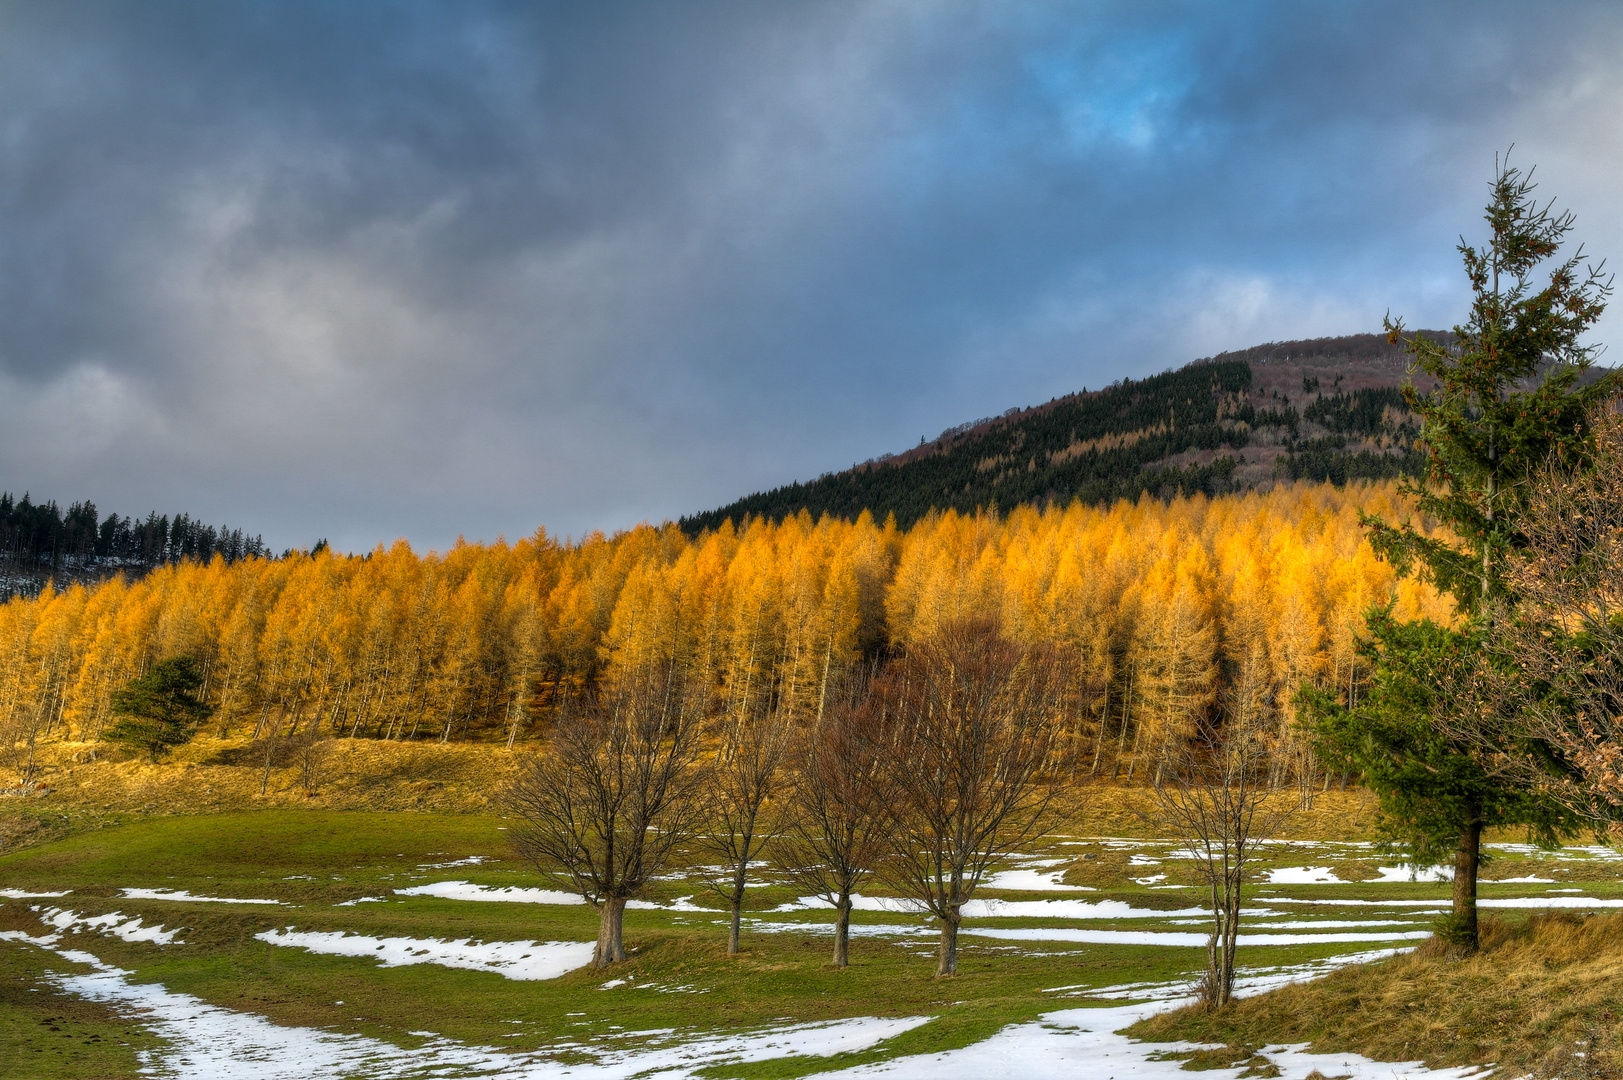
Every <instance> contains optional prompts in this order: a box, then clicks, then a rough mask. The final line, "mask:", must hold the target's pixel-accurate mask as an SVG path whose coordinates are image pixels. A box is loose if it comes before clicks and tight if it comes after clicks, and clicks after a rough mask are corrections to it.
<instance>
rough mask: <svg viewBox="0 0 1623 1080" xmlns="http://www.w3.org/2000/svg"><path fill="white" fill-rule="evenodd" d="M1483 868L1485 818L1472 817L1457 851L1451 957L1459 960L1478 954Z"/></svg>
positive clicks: (1449, 953)
mask: <svg viewBox="0 0 1623 1080" xmlns="http://www.w3.org/2000/svg"><path fill="white" fill-rule="evenodd" d="M1481 865H1482V818H1481V815H1480V814H1472V815H1471V820H1470V821H1469V822H1467V823H1466V825H1465V827H1464V828H1462V829H1461V830H1460V846H1459V848H1458V849H1457V850H1456V851H1455V852H1454V908H1453V910H1452V911H1451V912H1450V913H1449V927H1448V935H1447V937H1448V956H1449V958H1450V959H1456V960H1457V959H1459V958H1461V957H1466V956H1470V955H1472V954H1474V953H1475V952H1476V951H1477V944H1478V941H1477V924H1476V879H1477V871H1478V869H1480V867H1481Z"/></svg>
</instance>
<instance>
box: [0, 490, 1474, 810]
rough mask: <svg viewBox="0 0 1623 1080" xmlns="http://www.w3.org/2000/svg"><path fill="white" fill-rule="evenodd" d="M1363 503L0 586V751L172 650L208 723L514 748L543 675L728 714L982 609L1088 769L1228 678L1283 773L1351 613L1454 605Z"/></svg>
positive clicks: (805, 702) (502, 551)
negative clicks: (1384, 543)
mask: <svg viewBox="0 0 1623 1080" xmlns="http://www.w3.org/2000/svg"><path fill="white" fill-rule="evenodd" d="M1360 513H1374V514H1380V515H1382V516H1384V517H1387V518H1389V519H1394V520H1395V519H1402V518H1403V517H1405V516H1407V515H1406V513H1405V505H1404V503H1403V500H1402V498H1401V497H1400V496H1399V495H1398V493H1397V491H1396V489H1395V487H1394V486H1393V485H1392V484H1390V483H1386V482H1377V483H1361V484H1354V485H1348V486H1345V487H1334V486H1331V485H1325V484H1298V485H1286V486H1281V487H1278V488H1276V489H1275V490H1273V491H1271V492H1269V493H1267V494H1258V493H1254V492H1253V493H1247V494H1244V495H1231V496H1223V497H1219V498H1207V497H1206V496H1204V495H1199V494H1197V495H1193V496H1188V497H1178V498H1174V499H1171V500H1165V501H1163V500H1159V499H1154V498H1149V497H1143V498H1140V499H1138V500H1136V501H1125V500H1124V501H1119V502H1117V503H1115V504H1113V505H1111V506H1110V507H1108V508H1098V507H1090V506H1087V505H1084V504H1082V503H1080V502H1073V503H1072V504H1071V505H1069V506H1068V507H1064V508H1060V507H1057V506H1050V507H1048V508H1047V509H1044V510H1038V509H1036V508H1033V507H1021V508H1018V509H1015V510H1013V511H1011V512H1010V513H1008V514H1001V515H1000V514H996V513H992V512H984V511H983V512H978V513H974V514H961V513H958V512H956V511H953V510H948V511H945V512H941V513H931V514H928V515H926V516H924V517H923V518H922V519H920V520H919V521H918V522H916V523H915V524H914V525H912V526H911V527H910V528H907V529H902V528H900V527H898V525H897V524H896V522H895V520H894V519H888V520H886V521H885V522H884V523H883V524H881V523H878V522H876V521H875V520H874V518H873V517H872V515H869V514H866V513H864V514H861V515H859V516H858V517H857V518H856V519H855V520H845V519H839V518H834V517H832V516H824V517H822V518H820V519H818V520H816V521H813V520H812V518H811V516H810V515H809V514H807V513H804V512H802V513H800V514H798V515H795V516H792V517H788V518H785V519H783V520H781V521H778V522H772V521H768V520H764V519H760V518H756V519H751V520H750V521H748V522H747V523H746V524H745V525H744V526H743V527H742V528H740V529H735V528H733V526H732V525H731V523H730V522H729V523H724V524H723V525H722V526H721V527H720V528H718V529H715V530H711V531H707V532H704V533H702V534H700V535H699V536H696V537H694V536H689V535H688V534H687V533H685V532H684V531H683V530H682V529H680V528H678V527H676V526H674V525H666V526H664V527H659V528H656V527H648V526H644V527H640V528H637V529H633V530H631V531H628V532H624V533H620V534H617V535H615V536H612V537H611V536H603V535H600V534H597V535H592V536H589V537H587V538H585V539H584V540H581V541H579V542H575V543H567V544H565V543H559V542H557V541H555V540H554V539H552V538H551V537H549V536H547V535H546V533H545V532H544V531H538V532H537V533H536V534H535V535H534V536H533V537H530V538H528V539H525V540H523V541H520V542H518V543H516V544H512V545H507V544H501V543H498V544H495V545H470V544H459V545H457V546H456V547H454V548H452V549H451V550H449V551H446V552H443V553H433V552H430V553H428V554H426V555H420V554H418V553H416V552H414V551H413V550H412V549H411V548H410V546H409V545H407V544H406V543H405V542H404V541H399V542H396V543H395V545H394V546H393V547H391V548H387V549H385V548H383V547H381V546H380V547H379V548H378V549H376V550H374V551H373V552H371V553H369V554H367V555H362V556H347V555H341V554H337V553H334V552H332V551H330V550H317V551H315V552H314V553H304V552H295V553H291V554H289V555H287V556H285V557H283V558H279V559H272V558H265V557H262V556H252V557H248V558H242V559H238V560H236V561H229V560H227V559H226V558H225V557H223V556H222V555H220V554H218V553H216V554H215V555H214V556H213V557H212V558H209V559H206V560H205V559H202V558H197V557H183V558H181V559H179V560H178V561H175V562H172V563H169V564H166V565H163V566H160V567H158V568H156V569H154V570H153V571H151V572H150V573H147V574H145V575H144V576H141V577H139V578H136V579H133V580H132V579H129V578H126V577H124V576H117V577H114V578H112V579H110V580H106V581H103V582H100V583H97V584H93V585H82V584H74V585H71V586H69V587H67V588H64V589H57V588H55V587H48V588H46V589H45V590H43V591H42V592H41V593H40V594H39V595H38V596H36V597H32V598H25V597H18V598H14V599H12V600H11V601H9V602H8V603H6V604H4V605H0V744H3V745H4V746H5V747H7V748H9V750H10V752H11V753H12V754H13V755H15V754H17V753H20V752H21V748H23V747H29V746H34V745H36V744H38V743H39V742H40V741H42V740H69V741H79V742H92V741H94V740H96V739H98V737H100V736H101V734H102V733H103V731H104V729H105V728H106V727H107V725H108V724H109V723H110V721H111V713H110V709H111V706H110V702H111V700H112V695H113V694H114V692H115V691H116V690H117V689H118V688H119V687H121V686H123V685H125V684H126V683H128V682H129V681H130V680H131V679H134V678H136V677H138V676H140V675H141V674H142V673H143V672H145V671H147V670H148V669H149V668H151V667H152V666H153V665H154V664H156V663H158V662H160V661H163V660H165V659H166V658H171V657H178V656H185V657H190V658H192V659H193V660H194V661H195V662H196V663H197V665H198V669H199V671H200V672H201V674H202V685H201V695H202V697H203V699H204V700H206V701H207V702H208V703H210V704H211V705H212V706H214V710H215V711H214V714H213V717H212V719H211V720H210V721H209V725H210V729H211V730H214V731H216V732H217V733H218V734H220V735H225V736H239V737H240V736H252V737H266V736H287V735H300V734H304V735H317V734H319V735H330V736H343V737H357V738H372V739H397V740H410V739H416V740H438V741H441V742H446V741H453V740H455V741H461V740H476V741H495V742H501V741H505V742H506V743H507V745H509V746H514V745H516V744H517V743H518V742H519V741H520V740H527V739H533V738H535V737H536V736H537V735H538V734H540V729H541V727H542V726H543V725H541V724H539V723H538V721H541V720H544V719H545V718H546V717H548V716H549V715H551V710H552V708H553V705H554V702H555V701H556V698H557V696H558V694H559V692H560V691H561V690H572V689H579V688H583V687H591V686H595V685H597V684H599V683H601V682H602V681H603V680H604V679H605V678H606V677H609V676H612V674H613V673H614V672H616V671H620V670H631V669H646V668H647V667H648V665H649V663H650V662H651V661H652V662H669V661H673V660H674V661H677V662H679V663H680V664H681V665H682V666H683V667H684V668H685V669H688V670H691V671H693V672H695V673H696V674H697V678H698V679H699V680H700V681H701V682H702V683H704V684H705V685H706V686H708V687H709V688H710V691H711V692H713V693H714V694H715V695H717V699H718V700H719V701H720V702H722V703H723V705H724V706H725V708H726V709H727V710H730V711H740V712H753V713H760V712H763V711H774V712H777V713H779V714H783V715H788V716H791V717H794V716H800V717H806V718H812V717H815V716H817V715H818V714H819V713H820V711H821V710H822V709H823V707H824V705H825V703H826V702H827V701H828V700H829V697H830V695H831V694H833V693H837V692H838V689H839V687H840V686H841V685H842V684H843V682H844V681H845V680H847V679H850V678H852V677H855V676H858V675H860V673H861V672H862V670H863V669H864V666H865V665H871V664H872V663H873V662H874V661H876V660H877V659H879V658H882V657H886V656H889V655H892V654H895V653H898V652H901V651H903V650H905V649H906V648H908V647H909V646H912V645H914V644H915V643H919V642H923V641H926V640H928V639H930V638H932V637H933V636H934V635H935V634H936V633H937V631H938V630H940V629H941V628H942V627H945V626H947V625H949V624H953V623H958V622H962V621H964V620H967V619H983V620H984V619H990V620H994V621H996V622H997V623H998V624H999V625H1000V626H1001V627H1002V628H1003V632H1004V633H1005V634H1007V635H1008V636H1009V637H1010V638H1012V639H1013V640H1015V641H1017V642H1021V643H1023V644H1027V645H1043V646H1045V647H1049V646H1051V647H1052V648H1053V649H1055V650H1058V655H1060V656H1061V657H1062V658H1063V663H1064V665H1065V666H1066V669H1067V671H1068V672H1069V677H1068V678H1067V680H1066V686H1067V691H1066V695H1067V696H1066V698H1065V700H1064V701H1063V702H1062V703H1061V707H1063V708H1064V709H1065V710H1067V712H1066V715H1067V716H1069V717H1070V718H1071V719H1070V721H1069V723H1070V724H1071V727H1072V730H1073V733H1074V736H1075V738H1077V739H1079V740H1082V741H1084V742H1085V744H1086V750H1085V753H1084V755H1083V757H1084V759H1085V767H1086V769H1087V770H1088V771H1089V773H1090V774H1099V775H1105V776H1123V777H1131V776H1133V775H1134V774H1135V773H1138V774H1139V775H1142V773H1143V771H1144V770H1145V769H1146V768H1147V767H1149V765H1148V763H1150V762H1152V761H1154V760H1156V759H1157V758H1158V757H1159V756H1160V755H1162V754H1164V753H1166V752H1167V751H1168V750H1169V749H1170V748H1172V747H1174V746H1175V745H1176V744H1177V743H1178V741H1179V740H1180V739H1182V738H1184V737H1185V736H1187V735H1188V733H1190V732H1191V731H1193V730H1194V729H1195V727H1196V725H1198V724H1199V723H1200V721H1201V720H1202V719H1203V718H1206V717H1208V716H1210V715H1213V714H1215V711H1216V710H1217V709H1218V708H1219V702H1220V700H1221V699H1222V698H1223V696H1224V695H1225V694H1231V693H1233V692H1234V689H1235V687H1236V686H1238V685H1240V684H1242V683H1243V684H1244V686H1245V687H1247V690H1246V693H1247V694H1248V695H1249V697H1250V698H1251V700H1252V701H1254V702H1255V703H1256V707H1257V708H1258V709H1260V710H1262V712H1263V713H1264V714H1265V715H1266V716H1267V718H1268V720H1267V727H1268V730H1270V731H1271V732H1272V733H1273V738H1274V739H1275V741H1276V742H1277V743H1278V744H1279V749H1281V750H1282V751H1284V752H1283V753H1281V754H1280V755H1279V760H1280V761H1281V762H1284V763H1286V765H1285V766H1283V767H1287V768H1288V769H1291V770H1296V771H1297V772H1299V773H1300V774H1301V775H1302V777H1303V778H1305V777H1306V775H1307V774H1309V773H1312V772H1313V770H1314V768H1315V766H1314V765H1313V764H1312V761H1311V756H1310V755H1309V754H1308V753H1307V752H1306V751H1305V749H1303V748H1302V747H1300V746H1298V745H1297V739H1298V735H1297V734H1296V732H1295V729H1294V726H1293V724H1292V719H1293V717H1294V710H1295V705H1294V700H1295V695H1296V694H1297V691H1298V689H1299V688H1300V686H1301V685H1302V684H1303V682H1304V681H1305V682H1311V683H1313V684H1314V685H1317V686H1320V687H1323V688H1329V689H1332V690H1335V691H1337V692H1339V693H1340V694H1341V695H1348V694H1356V693H1357V692H1358V687H1359V685H1360V680H1361V679H1362V678H1363V677H1364V675H1365V674H1367V673H1365V672H1362V671H1361V670H1360V667H1359V661H1358V659H1357V656H1356V650H1355V643H1354V635H1355V631H1356V629H1357V627H1359V626H1361V625H1362V622H1361V620H1362V616H1363V613H1364V612H1365V611H1366V610H1367V609H1369V608H1370V607H1371V606H1372V605H1379V604H1384V603H1386V602H1388V601H1389V600H1392V601H1395V603H1396V613H1397V615H1398V617H1400V618H1416V617H1425V616H1430V617H1432V618H1435V619H1437V620H1439V621H1442V622H1446V621H1448V619H1449V618H1450V612H1451V609H1450V608H1449V607H1448V606H1447V605H1446V604H1445V603H1443V602H1442V601H1440V600H1439V598H1438V597H1437V596H1436V595H1435V594H1434V593H1433V592H1432V591H1431V590H1430V589H1429V588H1428V587H1426V586H1424V585H1421V584H1419V583H1417V582H1415V581H1413V580H1399V579H1397V578H1396V577H1395V576H1394V573H1393V571H1392V568H1391V567H1390V565H1389V564H1387V563H1384V562H1382V561H1380V560H1379V559H1377V558H1376V556H1375V554H1374V552H1373V551H1372V549H1371V548H1370V546H1369V544H1368V542H1367V540H1366V539H1365V537H1364V533H1363V530H1362V529H1361V527H1360V525H1359V515H1360Z"/></svg>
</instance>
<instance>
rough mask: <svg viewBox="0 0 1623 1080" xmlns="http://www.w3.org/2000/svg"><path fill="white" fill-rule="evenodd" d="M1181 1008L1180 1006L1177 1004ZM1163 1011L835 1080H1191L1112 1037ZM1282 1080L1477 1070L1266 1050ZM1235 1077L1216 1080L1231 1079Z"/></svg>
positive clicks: (1059, 1024) (1022, 1031) (1126, 1011)
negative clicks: (875, 1079) (966, 1079)
mask: <svg viewBox="0 0 1623 1080" xmlns="http://www.w3.org/2000/svg"><path fill="white" fill-rule="evenodd" d="M1179 1004H1181V1002H1179ZM1165 1008H1167V1004H1166V1003H1164V1002H1151V1003H1148V1004H1138V1005H1123V1006H1118V1007H1116V1008H1107V1009H1066V1010H1063V1011H1060V1012H1051V1013H1045V1014H1044V1015H1043V1016H1041V1017H1040V1018H1038V1019H1037V1020H1034V1021H1031V1022H1029V1023H1025V1024H1013V1025H1010V1026H1009V1027H1006V1028H1004V1029H1003V1030H1002V1031H1000V1032H998V1033H997V1034H996V1035H993V1036H992V1037H991V1038H989V1039H985V1040H982V1041H981V1042H978V1043H975V1044H974V1045H972V1046H966V1047H963V1048H962V1049H959V1050H948V1051H946V1052H945V1053H940V1054H918V1055H915V1056H913V1057H904V1058H898V1059H893V1060H891V1061H885V1062H880V1063H878V1064H874V1065H862V1066H858V1067H857V1068H854V1069H846V1070H843V1071H841V1072H834V1073H820V1074H819V1077H820V1078H821V1080H831V1078H833V1077H867V1076H884V1077H886V1078H887V1080H939V1078H940V1077H943V1076H1018V1077H1020V1078H1021V1080H1074V1078H1075V1077H1078V1076H1098V1077H1108V1076H1115V1077H1123V1078H1127V1077H1131V1078H1133V1080H1188V1078H1189V1073H1188V1072H1187V1071H1185V1070H1184V1069H1183V1064H1184V1063H1183V1062H1181V1061H1156V1060H1153V1059H1152V1058H1151V1055H1152V1054H1158V1053H1165V1052H1167V1051H1169V1050H1188V1049H1194V1048H1195V1046H1196V1044H1193V1043H1176V1044H1173V1043H1140V1042H1134V1041H1133V1040H1131V1039H1128V1038H1127V1037H1126V1036H1124V1035H1117V1034H1116V1031H1118V1030H1119V1029H1121V1028H1124V1027H1126V1026H1128V1025H1129V1024H1132V1023H1134V1022H1136V1021H1138V1020H1141V1019H1143V1018H1144V1017H1146V1016H1149V1015H1150V1014H1152V1013H1156V1012H1159V1011H1161V1010H1162V1009H1165ZM1264 1053H1265V1055H1266V1056H1267V1057H1268V1058H1270V1059H1271V1060H1272V1061H1273V1062H1274V1064H1275V1065H1277V1066H1278V1067H1279V1069H1280V1072H1281V1073H1282V1074H1283V1075H1285V1076H1290V1077H1300V1076H1304V1075H1306V1074H1308V1073H1309V1072H1311V1071H1313V1070H1315V1069H1316V1070H1318V1071H1319V1072H1320V1074H1322V1075H1325V1076H1337V1077H1347V1078H1349V1080H1406V1078H1409V1077H1429V1078H1433V1080H1456V1078H1460V1077H1464V1076H1467V1075H1469V1074H1471V1073H1474V1072H1476V1067H1475V1066H1466V1067H1464V1068H1459V1069H1442V1070H1436V1071H1433V1070H1430V1069H1427V1068H1425V1067H1424V1066H1423V1065H1421V1064H1420V1063H1419V1062H1404V1063H1398V1064H1394V1063H1391V1062H1378V1061H1371V1060H1369V1059H1368V1058H1365V1057H1360V1056H1359V1055H1357V1054H1309V1053H1306V1052H1305V1051H1304V1050H1303V1049H1302V1048H1301V1047H1299V1046H1289V1047H1279V1046H1275V1047H1264ZM1236 1071H1237V1070H1224V1071H1220V1072H1217V1073H1215V1074H1213V1075H1216V1076H1234V1075H1235V1074H1236Z"/></svg>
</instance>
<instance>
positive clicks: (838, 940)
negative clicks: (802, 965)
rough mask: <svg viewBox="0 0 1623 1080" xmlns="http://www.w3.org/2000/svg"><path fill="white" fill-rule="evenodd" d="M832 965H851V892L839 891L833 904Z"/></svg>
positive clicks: (838, 966) (839, 966) (841, 966)
mask: <svg viewBox="0 0 1623 1080" xmlns="http://www.w3.org/2000/svg"><path fill="white" fill-rule="evenodd" d="M834 910H835V912H836V914H835V916H834V966H835V967H837V968H843V967H850V966H851V894H850V893H841V894H840V896H839V899H838V900H837V901H836V902H835V904H834Z"/></svg>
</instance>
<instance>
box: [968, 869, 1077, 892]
mask: <svg viewBox="0 0 1623 1080" xmlns="http://www.w3.org/2000/svg"><path fill="white" fill-rule="evenodd" d="M1064 876H1065V875H1064V872H1063V871H1053V870H1002V871H999V872H998V873H996V874H993V875H992V876H991V877H989V878H987V879H986V880H985V881H984V882H982V883H981V887H982V888H986V889H1010V890H1013V891H1017V892H1096V891H1097V890H1095V889H1094V888H1093V887H1092V886H1091V885H1067V884H1065V883H1064V882H1063V881H1061V880H1060V878H1062V877H1064Z"/></svg>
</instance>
